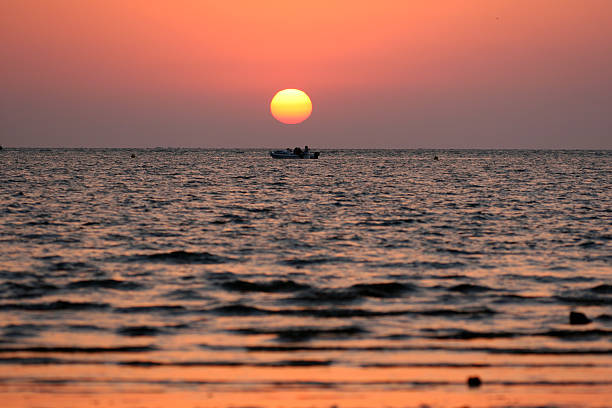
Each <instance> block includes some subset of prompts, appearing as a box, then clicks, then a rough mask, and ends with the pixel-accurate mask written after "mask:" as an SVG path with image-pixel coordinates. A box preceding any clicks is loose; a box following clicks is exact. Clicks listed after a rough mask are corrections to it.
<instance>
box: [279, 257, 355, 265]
mask: <svg viewBox="0 0 612 408" xmlns="http://www.w3.org/2000/svg"><path fill="white" fill-rule="evenodd" d="M337 262H342V263H344V262H353V260H352V259H351V258H345V257H325V258H318V257H313V258H306V259H302V258H291V259H285V260H283V261H281V264H283V265H288V266H294V267H296V268H301V267H305V266H309V265H319V264H325V263H337Z"/></svg>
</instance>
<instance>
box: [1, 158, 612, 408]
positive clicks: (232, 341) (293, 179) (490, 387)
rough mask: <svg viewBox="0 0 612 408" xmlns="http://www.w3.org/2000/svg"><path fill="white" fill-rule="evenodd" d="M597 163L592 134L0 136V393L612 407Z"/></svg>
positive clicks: (105, 400) (606, 168)
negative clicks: (561, 141)
mask: <svg viewBox="0 0 612 408" xmlns="http://www.w3.org/2000/svg"><path fill="white" fill-rule="evenodd" d="M132 153H133V154H135V155H136V157H135V158H131V157H130V155H131V154H132ZM434 155H437V156H438V157H439V158H440V160H438V161H435V160H432V158H433V156H434ZM610 169H612V152H610V151H516V150H512V151H504V150H448V151H446V150H437V151H428V150H405V151H404V150H401V151H400V150H324V151H322V153H321V158H320V159H319V160H274V159H271V158H270V157H268V155H267V151H265V150H197V149H195V150H188V149H149V150H145V149H142V150H138V149H4V150H2V151H0V255H1V260H0V399H3V400H4V401H5V404H6V403H8V405H4V406H24V407H25V406H37V407H41V406H48V407H59V406H94V405H95V404H98V403H102V404H103V405H107V406H110V405H113V406H120V407H123V406H125V407H127V406H177V407H178V406H180V407H195V406H211V407H213V406H214V407H230V406H232V407H238V406H249V407H253V406H256V407H294V406H295V407H330V406H336V407H352V406H355V407H357V406H359V407H373V406H393V407H395V406H402V407H404V406H419V405H421V404H426V405H429V406H460V405H462V404H464V405H465V404H467V405H471V406H533V405H549V406H565V405H571V406H612V402H610V401H612V399H611V398H612V245H611V242H610V239H611V237H612V228H611V227H612V172H611V171H610ZM572 311H574V312H579V313H583V314H584V315H585V316H586V319H587V320H586V321H584V322H580V321H578V322H574V323H583V324H570V319H569V315H570V312H572ZM472 376H478V377H479V378H480V379H481V381H482V385H481V386H480V387H468V386H467V384H466V381H467V379H468V377H472ZM128 397H129V398H128ZM130 398H131V399H130ZM164 398H167V399H164ZM6 401H8V402H6ZM74 401H77V402H76V403H75V402H74ZM132 404H133V405H132ZM156 404H158V405H156Z"/></svg>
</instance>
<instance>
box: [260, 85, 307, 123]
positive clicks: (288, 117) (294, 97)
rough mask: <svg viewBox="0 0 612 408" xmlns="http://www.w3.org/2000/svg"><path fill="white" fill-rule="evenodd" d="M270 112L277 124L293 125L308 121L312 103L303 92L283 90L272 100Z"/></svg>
mask: <svg viewBox="0 0 612 408" xmlns="http://www.w3.org/2000/svg"><path fill="white" fill-rule="evenodd" d="M270 112H271V113H272V116H274V118H276V120H278V121H279V122H282V123H286V124H288V125H295V124H297V123H301V122H303V121H305V120H306V119H308V117H309V116H310V114H311V113H312V102H311V101H310V98H309V97H308V95H306V92H304V91H300V90H299V89H283V90H282V91H278V92H277V93H276V95H274V98H272V102H270Z"/></svg>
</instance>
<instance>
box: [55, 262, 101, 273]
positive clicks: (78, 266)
mask: <svg viewBox="0 0 612 408" xmlns="http://www.w3.org/2000/svg"><path fill="white" fill-rule="evenodd" d="M49 269H50V270H52V271H78V270H92V269H95V268H94V267H93V266H92V265H89V264H87V263H85V262H56V263H54V264H52V265H51V266H50V267H49Z"/></svg>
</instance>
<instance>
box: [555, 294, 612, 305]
mask: <svg viewBox="0 0 612 408" xmlns="http://www.w3.org/2000/svg"><path fill="white" fill-rule="evenodd" d="M554 298H555V299H556V300H558V301H560V302H563V303H568V304H570V305H582V306H609V305H612V298H604V297H597V296H593V295H590V296H589V295H585V296H571V295H567V296H566V295H560V296H555V297H554Z"/></svg>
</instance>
